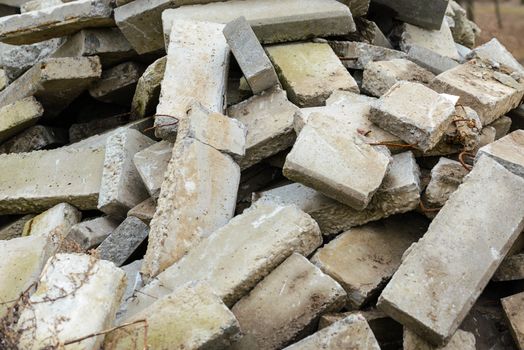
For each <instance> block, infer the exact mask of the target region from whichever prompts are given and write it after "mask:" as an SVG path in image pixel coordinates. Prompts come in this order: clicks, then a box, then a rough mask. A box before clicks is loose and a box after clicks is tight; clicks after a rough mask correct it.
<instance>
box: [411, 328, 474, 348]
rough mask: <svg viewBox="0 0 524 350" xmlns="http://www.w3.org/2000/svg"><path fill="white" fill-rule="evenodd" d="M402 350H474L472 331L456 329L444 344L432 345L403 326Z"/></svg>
mask: <svg viewBox="0 0 524 350" xmlns="http://www.w3.org/2000/svg"><path fill="white" fill-rule="evenodd" d="M403 338H404V339H403V346H404V350H475V349H476V346H475V343H476V340H475V336H474V335H473V333H470V332H465V331H463V330H460V329H459V330H458V331H457V332H456V333H455V334H454V335H453V337H451V340H450V341H449V342H448V343H447V344H446V345H445V346H434V345H431V344H430V343H428V342H427V341H425V340H424V338H421V337H419V336H418V335H416V334H415V333H413V332H412V331H410V330H409V329H407V328H404V337H403Z"/></svg>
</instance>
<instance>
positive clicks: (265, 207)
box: [128, 201, 322, 314]
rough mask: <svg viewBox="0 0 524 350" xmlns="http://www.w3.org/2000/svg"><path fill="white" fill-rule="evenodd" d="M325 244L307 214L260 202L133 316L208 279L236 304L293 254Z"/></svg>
mask: <svg viewBox="0 0 524 350" xmlns="http://www.w3.org/2000/svg"><path fill="white" fill-rule="evenodd" d="M252 242H257V244H252ZM321 243H322V238H321V235H320V230H319V228H318V225H317V224H316V222H315V221H314V220H313V219H311V217H310V216H309V215H307V214H306V213H304V212H302V211H301V210H299V209H297V208H296V207H295V206H281V205H277V204H275V203H272V202H270V201H257V202H256V203H254V204H253V205H252V206H251V207H250V208H249V209H247V210H245V211H244V212H243V213H242V214H241V215H238V216H236V217H235V218H233V219H232V220H231V221H229V223H228V224H227V225H225V226H224V227H222V228H220V229H218V230H216V231H215V232H214V233H213V234H212V235H211V236H210V237H208V238H207V239H205V240H203V241H202V242H201V243H200V244H199V245H197V246H196V247H194V248H193V249H192V250H191V251H190V252H189V253H188V254H187V255H186V256H185V257H184V258H182V259H181V260H179V261H178V262H177V263H175V264H173V265H171V266H170V267H169V268H168V269H167V270H165V271H164V272H162V273H161V274H160V275H158V276H157V277H156V279H154V280H152V281H151V282H150V283H149V284H148V285H146V286H145V287H144V288H143V289H142V290H141V291H140V292H138V293H137V294H136V295H135V297H136V298H135V299H134V300H133V301H132V302H131V304H130V308H129V311H128V312H130V314H134V313H136V312H137V311H139V310H142V309H144V308H145V307H147V306H148V305H150V304H151V303H152V302H154V301H155V300H156V299H157V298H158V297H162V296H164V295H167V294H168V293H170V292H171V291H173V290H174V289H175V288H177V287H178V286H180V285H182V284H184V283H187V282H189V281H193V280H203V281H207V282H208V283H209V284H210V285H211V287H212V288H213V290H214V291H215V293H217V295H218V296H220V297H221V298H222V300H224V302H225V303H226V304H227V305H228V306H231V305H233V304H234V303H235V302H237V301H238V300H239V299H240V298H241V297H243V296H244V295H245V294H246V293H247V292H248V291H250V290H251V289H252V288H253V287H254V286H255V285H256V284H257V283H258V282H259V281H260V280H262V279H263V278H264V277H265V276H266V275H267V274H269V273H270V272H271V271H272V270H273V269H274V268H275V267H277V266H278V265H279V264H280V263H281V262H282V261H284V260H285V259H286V258H287V257H288V256H290V255H291V254H292V253H294V252H296V253H299V254H302V255H305V256H307V255H309V254H311V253H312V252H313V251H314V250H315V249H316V248H317V247H318V246H319V245H320V244H321ZM210 251H213V252H215V253H214V254H209V252H210ZM239 261H242V262H243V263H242V264H239V263H238V262H239Z"/></svg>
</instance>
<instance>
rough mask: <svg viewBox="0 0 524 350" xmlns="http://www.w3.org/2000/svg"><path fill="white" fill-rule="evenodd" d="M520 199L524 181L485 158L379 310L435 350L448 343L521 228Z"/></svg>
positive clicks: (414, 250) (418, 247)
mask: <svg viewBox="0 0 524 350" xmlns="http://www.w3.org/2000/svg"><path fill="white" fill-rule="evenodd" d="M486 193H489V194H490V198H489V199H486V197H485V195H486ZM522 196H524V179H522V178H520V177H518V176H516V175H514V174H512V173H511V172H509V171H508V170H506V169H505V168H504V167H503V166H502V165H499V164H498V163H497V162H495V161H494V160H492V159H490V158H488V157H482V158H481V159H480V160H479V161H478V162H477V163H476V164H475V167H474V168H473V170H472V171H471V173H470V174H469V175H468V176H467V177H466V179H465V181H464V183H463V184H462V185H461V186H460V187H459V189H458V190H457V191H456V192H455V193H454V194H453V195H451V197H450V198H449V200H448V201H447V203H446V205H445V206H444V208H442V209H441V210H440V212H439V213H438V214H437V216H436V217H435V219H434V220H433V221H432V223H431V225H430V227H429V229H428V232H426V234H425V235H424V237H423V238H422V239H421V240H420V241H419V242H418V243H417V244H416V245H415V247H414V248H412V249H411V250H410V252H409V254H408V255H407V256H406V257H405V258H404V260H403V262H402V265H401V266H400V268H399V269H398V270H397V272H396V273H395V275H394V276H393V278H392V279H391V281H390V282H389V284H388V285H387V286H386V288H385V290H384V291H383V292H382V295H381V296H380V298H379V301H378V306H379V308H381V309H382V310H383V311H384V312H386V313H387V314H388V315H389V316H391V317H392V318H394V319H395V320H397V321H399V322H400V323H402V324H403V325H404V326H406V327H409V328H410V329H412V330H413V331H415V332H416V333H417V334H419V335H420V336H422V337H424V338H425V339H426V340H427V341H429V342H431V343H433V344H435V345H442V344H443V343H445V342H446V341H448V340H449V339H450V338H451V336H452V335H453V333H454V332H455V330H456V329H457V328H458V326H459V325H460V323H461V322H462V320H463V319H464V317H465V316H466V315H467V313H468V312H469V310H470V308H471V306H472V305H473V303H474V302H475V300H476V299H477V298H478V296H479V295H480V293H481V291H482V290H483V289H484V287H485V286H486V284H487V283H488V282H489V280H490V278H491V277H492V275H493V274H494V273H495V271H496V269H497V267H498V265H499V264H500V263H501V261H502V259H503V258H504V256H505V255H506V253H507V252H508V251H509V249H510V248H511V246H512V245H513V243H514V241H515V240H516V239H517V237H518V235H519V234H520V232H521V231H522V229H523V228H524V203H523V202H522V201H520V199H519V198H522ZM469 203H476V204H475V205H476V207H475V210H474V211H472V210H471V206H470V205H469ZM508 203H510V204H509V205H508ZM485 213H490V215H489V216H487V215H485ZM454 218H458V219H454ZM464 261H468V263H467V264H466V263H464Z"/></svg>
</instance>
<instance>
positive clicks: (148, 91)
mask: <svg viewBox="0 0 524 350" xmlns="http://www.w3.org/2000/svg"><path fill="white" fill-rule="evenodd" d="M166 62H167V57H166V56H164V57H162V58H159V59H158V60H156V61H155V62H153V63H151V65H150V66H149V67H147V68H146V70H145V71H144V74H142V76H141V77H140V79H138V83H137V84H136V89H135V94H134V96H133V101H132V102H131V118H133V119H140V118H145V117H147V116H150V115H153V114H155V110H156V106H157V104H158V99H159V97H160V85H161V83H162V79H164V72H165V70H166Z"/></svg>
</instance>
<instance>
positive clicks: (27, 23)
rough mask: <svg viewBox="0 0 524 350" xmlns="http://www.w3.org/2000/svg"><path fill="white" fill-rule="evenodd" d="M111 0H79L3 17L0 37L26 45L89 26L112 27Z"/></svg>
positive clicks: (11, 42) (2, 39)
mask: <svg viewBox="0 0 524 350" xmlns="http://www.w3.org/2000/svg"><path fill="white" fill-rule="evenodd" d="M112 14H113V8H112V7H111V4H110V1H109V0H78V1H73V2H69V3H65V4H63V5H60V6H56V7H50V8H46V9H43V10H39V11H32V12H27V13H23V14H20V15H14V16H8V17H3V18H0V41H2V42H4V43H7V44H15V45H23V44H32V43H36V42H39V41H43V40H47V39H51V38H57V37H61V36H64V35H68V34H73V33H75V32H77V31H78V30H80V29H83V28H89V27H111V26H112V25H114V23H115V22H114V20H113V18H112Z"/></svg>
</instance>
